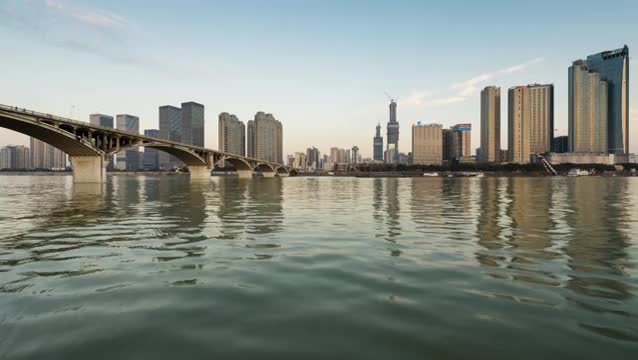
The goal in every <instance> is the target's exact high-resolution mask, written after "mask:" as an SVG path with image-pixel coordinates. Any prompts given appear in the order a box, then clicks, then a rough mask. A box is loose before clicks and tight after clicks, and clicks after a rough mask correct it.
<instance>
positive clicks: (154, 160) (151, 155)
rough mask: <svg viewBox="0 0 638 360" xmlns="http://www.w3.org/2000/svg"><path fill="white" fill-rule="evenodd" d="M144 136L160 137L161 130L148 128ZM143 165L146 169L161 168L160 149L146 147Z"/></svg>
mask: <svg viewBox="0 0 638 360" xmlns="http://www.w3.org/2000/svg"><path fill="white" fill-rule="evenodd" d="M144 136H149V137H154V138H159V130H157V129H146V130H144ZM142 158H143V160H142V167H143V168H144V170H159V168H160V151H159V150H157V149H154V148H150V147H145V148H144V156H143V157H142Z"/></svg>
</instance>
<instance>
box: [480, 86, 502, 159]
mask: <svg viewBox="0 0 638 360" xmlns="http://www.w3.org/2000/svg"><path fill="white" fill-rule="evenodd" d="M500 152H501V88H499V87H496V86H488V87H486V88H484V89H483V90H482V91H481V152H480V154H481V158H480V159H479V162H482V163H495V162H499V161H500Z"/></svg>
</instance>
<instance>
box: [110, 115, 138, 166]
mask: <svg viewBox="0 0 638 360" xmlns="http://www.w3.org/2000/svg"><path fill="white" fill-rule="evenodd" d="M115 118H116V123H117V129H118V130H122V131H128V132H133V133H136V134H139V132H140V118H138V117H137V116H133V115H128V114H120V115H116V116H115ZM115 167H116V168H117V169H119V170H127V171H136V170H139V168H140V151H139V149H138V148H132V149H126V150H124V151H120V152H119V153H117V161H116V164H115Z"/></svg>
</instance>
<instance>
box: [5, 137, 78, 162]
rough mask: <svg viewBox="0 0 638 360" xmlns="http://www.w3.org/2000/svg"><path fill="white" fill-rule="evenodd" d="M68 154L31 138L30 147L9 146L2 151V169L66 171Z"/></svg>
mask: <svg viewBox="0 0 638 360" xmlns="http://www.w3.org/2000/svg"><path fill="white" fill-rule="evenodd" d="M66 160H67V159H66V154H65V153H64V152H63V151H62V150H58V149H56V148H54V147H53V146H51V145H49V144H47V143H45V142H44V141H41V140H38V139H35V138H31V139H30V141H29V147H26V146H23V145H9V146H5V147H3V148H2V149H0V169H12V170H27V169H38V170H64V169H66Z"/></svg>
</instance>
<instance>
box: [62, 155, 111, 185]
mask: <svg viewBox="0 0 638 360" xmlns="http://www.w3.org/2000/svg"><path fill="white" fill-rule="evenodd" d="M69 160H70V161H71V167H72V168H73V182H74V183H76V184H96V183H104V182H106V165H107V163H106V162H105V161H104V158H103V157H102V156H69Z"/></svg>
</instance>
